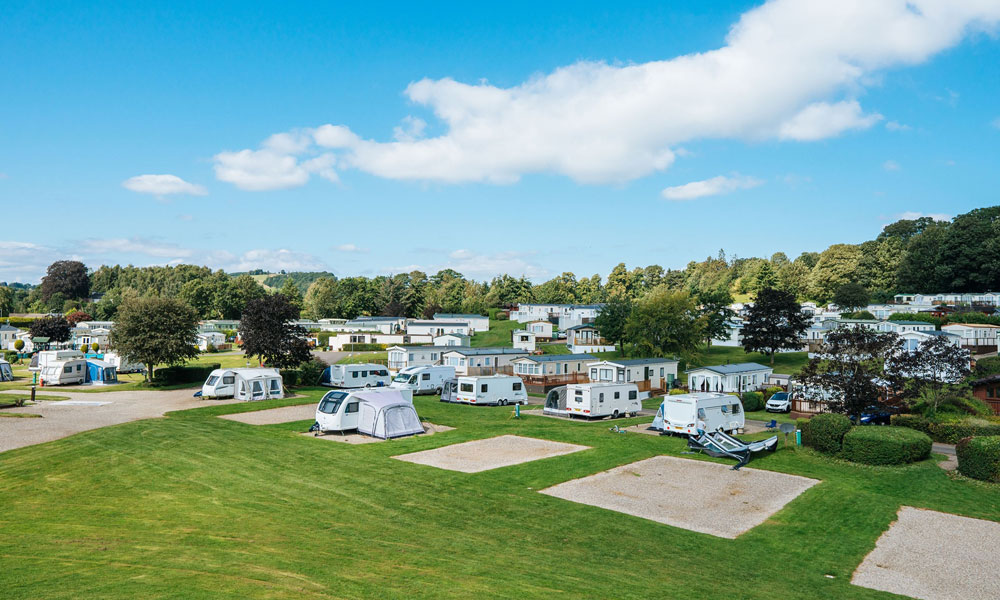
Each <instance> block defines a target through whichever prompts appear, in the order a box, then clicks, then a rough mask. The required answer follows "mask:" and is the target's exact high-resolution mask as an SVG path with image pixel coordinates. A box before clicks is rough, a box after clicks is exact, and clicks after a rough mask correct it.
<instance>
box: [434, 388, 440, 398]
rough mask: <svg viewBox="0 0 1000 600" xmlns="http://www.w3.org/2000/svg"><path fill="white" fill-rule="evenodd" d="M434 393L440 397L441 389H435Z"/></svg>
mask: <svg viewBox="0 0 1000 600" xmlns="http://www.w3.org/2000/svg"><path fill="white" fill-rule="evenodd" d="M434 393H435V394H437V395H438V396H440V395H441V388H437V389H435V390H434Z"/></svg>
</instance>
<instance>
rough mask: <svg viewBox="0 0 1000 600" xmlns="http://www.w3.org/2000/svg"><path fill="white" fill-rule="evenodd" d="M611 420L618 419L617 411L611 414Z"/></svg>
mask: <svg viewBox="0 0 1000 600" xmlns="http://www.w3.org/2000/svg"><path fill="white" fill-rule="evenodd" d="M611 418H612V419H617V418H618V411H617V410H616V411H615V412H613V413H611Z"/></svg>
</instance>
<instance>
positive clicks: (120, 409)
mask: <svg viewBox="0 0 1000 600" xmlns="http://www.w3.org/2000/svg"><path fill="white" fill-rule="evenodd" d="M5 393H8V392H0V394H5ZM13 393H19V394H24V392H23V391H17V392H13ZM193 393H194V390H193V389H187V390H171V391H164V392H154V391H141V392H139V391H133V392H104V393H89V394H80V393H76V394H74V393H72V392H63V391H62V390H59V395H61V396H67V397H69V400H68V401H61V402H60V401H41V402H39V403H38V404H35V405H33V406H21V407H17V408H7V409H4V412H11V413H30V414H36V415H41V416H42V417H43V418H41V419H4V418H0V452H5V451H7V450H13V449H14V448H23V447H24V446H31V445H34V444H41V443H43V442H51V441H52V440H58V439H61V438H64V437H68V436H71V435H73V434H75V433H80V432H81V431H89V430H91V429H98V428H100V427H107V426H109V425H118V424H120V423H128V422H129V421H138V420H140V419H151V418H156V417H162V416H163V415H164V414H165V413H168V412H170V411H174V410H184V409H187V408H198V407H200V406H215V405H217V404H230V403H233V402H236V401H235V400H232V399H230V400H202V399H201V398H194V397H192V394H193ZM0 397H2V396H0Z"/></svg>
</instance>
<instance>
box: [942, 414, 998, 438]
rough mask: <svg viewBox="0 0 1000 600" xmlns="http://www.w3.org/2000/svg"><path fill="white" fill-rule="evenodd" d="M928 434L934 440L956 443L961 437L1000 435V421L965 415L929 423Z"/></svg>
mask: <svg viewBox="0 0 1000 600" xmlns="http://www.w3.org/2000/svg"><path fill="white" fill-rule="evenodd" d="M930 434H931V437H932V438H933V439H934V441H935V442H944V443H946V444H957V443H958V441H959V440H961V439H962V438H967V437H973V436H997V435H1000V423H998V422H996V421H991V420H989V419H983V418H981V417H965V418H963V419H958V420H947V421H942V422H940V423H931V425H930Z"/></svg>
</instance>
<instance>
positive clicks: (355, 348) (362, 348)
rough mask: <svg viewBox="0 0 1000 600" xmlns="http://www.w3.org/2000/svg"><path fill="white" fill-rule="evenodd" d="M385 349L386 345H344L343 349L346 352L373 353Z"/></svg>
mask: <svg viewBox="0 0 1000 600" xmlns="http://www.w3.org/2000/svg"><path fill="white" fill-rule="evenodd" d="M385 349H386V345H385V344H344V347H343V348H341V350H343V351H344V352H371V351H379V350H385Z"/></svg>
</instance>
